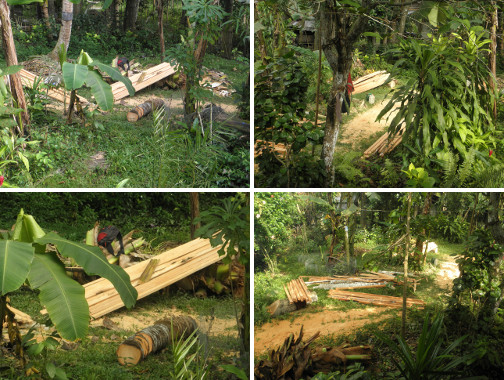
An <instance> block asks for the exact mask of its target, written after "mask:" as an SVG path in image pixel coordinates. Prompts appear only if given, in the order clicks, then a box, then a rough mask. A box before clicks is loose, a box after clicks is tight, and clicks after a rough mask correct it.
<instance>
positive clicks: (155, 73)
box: [111, 62, 176, 102]
mask: <svg viewBox="0 0 504 380" xmlns="http://www.w3.org/2000/svg"><path fill="white" fill-rule="evenodd" d="M175 71H176V70H175V67H173V66H172V65H170V64H169V63H167V62H163V63H161V64H159V65H157V66H154V67H151V68H149V69H147V70H145V71H143V72H141V73H138V74H134V75H132V76H131V77H130V78H129V79H130V80H131V83H132V85H133V87H134V88H135V91H140V90H142V89H144V88H145V87H148V86H150V85H151V84H154V83H156V82H157V81H159V80H161V79H163V78H166V77H168V76H170V75H172V74H174V73H175ZM111 87H112V94H113V95H114V102H116V101H118V100H120V99H122V98H125V97H127V96H128V95H129V93H128V89H127V88H126V86H125V85H124V84H123V83H122V82H116V83H113V84H112V86H111Z"/></svg>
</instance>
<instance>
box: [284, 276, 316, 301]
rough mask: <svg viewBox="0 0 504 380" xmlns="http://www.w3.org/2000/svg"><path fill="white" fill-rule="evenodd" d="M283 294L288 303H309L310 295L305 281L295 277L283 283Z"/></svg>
mask: <svg viewBox="0 0 504 380" xmlns="http://www.w3.org/2000/svg"><path fill="white" fill-rule="evenodd" d="M284 290H285V294H286V295H287V299H288V300H289V302H290V303H294V304H298V303H299V304H303V305H306V304H309V303H311V296H310V292H309V291H308V288H307V287H306V284H305V282H304V281H303V280H302V279H300V278H297V279H295V280H292V281H291V282H289V283H288V284H287V286H286V285H284Z"/></svg>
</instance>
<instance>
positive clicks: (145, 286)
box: [84, 239, 220, 318]
mask: <svg viewBox="0 0 504 380" xmlns="http://www.w3.org/2000/svg"><path fill="white" fill-rule="evenodd" d="M219 249H220V246H218V247H215V248H213V247H212V246H211V245H210V241H209V240H206V239H196V240H192V241H190V242H188V243H186V244H183V245H181V246H179V247H176V248H174V249H171V250H169V251H167V252H164V253H162V254H160V255H157V256H154V257H153V258H152V259H157V260H159V263H158V265H157V267H156V268H155V270H154V273H153V275H152V277H151V279H150V280H149V281H147V282H145V283H140V276H141V274H142V273H143V271H144V269H145V267H146V266H147V265H148V264H149V262H150V261H151V260H145V261H142V262H140V263H138V264H135V265H133V266H131V267H129V268H126V269H125V271H126V273H128V275H129V276H130V280H131V284H132V285H133V286H134V287H135V288H136V290H137V292H138V299H141V298H144V297H146V296H148V295H149V294H152V293H154V292H156V291H158V290H160V289H163V288H165V287H166V286H168V285H170V284H173V283H175V282H177V281H179V280H181V279H182V278H185V277H187V276H189V275H191V274H193V273H194V272H196V271H198V270H200V269H203V268H206V267H207V266H209V265H211V264H214V263H216V262H217V261H219V260H220V257H219V255H218V253H217V251H218V250H219ZM84 289H85V295H86V299H87V301H88V304H89V311H90V314H91V317H92V318H98V317H100V316H102V315H105V314H107V313H110V312H111V311H114V310H117V309H119V308H121V307H123V306H124V303H123V302H122V300H121V298H120V296H119V294H118V293H117V291H116V290H115V288H114V287H113V285H112V283H110V281H109V280H107V279H105V278H100V279H98V280H95V281H92V282H90V283H88V284H85V285H84Z"/></svg>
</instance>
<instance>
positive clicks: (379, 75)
mask: <svg viewBox="0 0 504 380" xmlns="http://www.w3.org/2000/svg"><path fill="white" fill-rule="evenodd" d="M389 77H390V74H389V73H387V72H386V71H376V72H374V73H371V74H368V75H366V76H363V77H360V78H357V79H356V80H355V81H354V82H353V85H354V91H353V92H352V94H353V95H356V94H360V93H363V92H366V91H369V90H372V89H373V88H376V87H380V86H381V85H383V84H384V83H385V82H386V81H387V79H388V78H389Z"/></svg>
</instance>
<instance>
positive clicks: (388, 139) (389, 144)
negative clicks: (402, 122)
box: [363, 126, 405, 158]
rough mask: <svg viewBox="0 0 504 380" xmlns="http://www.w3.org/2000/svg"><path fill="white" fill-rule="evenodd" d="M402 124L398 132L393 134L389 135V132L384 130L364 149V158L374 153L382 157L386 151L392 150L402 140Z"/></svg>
mask: <svg viewBox="0 0 504 380" xmlns="http://www.w3.org/2000/svg"><path fill="white" fill-rule="evenodd" d="M404 128H405V127H404V126H403V127H401V130H400V131H399V133H397V134H395V135H392V136H391V135H390V133H389V132H385V134H383V136H381V137H380V138H379V139H378V140H376V141H375V142H374V143H373V145H371V146H370V147H369V148H367V149H366V151H365V152H364V155H363V156H364V158H369V157H371V156H372V155H374V154H377V155H378V156H380V157H382V156H384V155H385V154H387V153H390V152H392V151H393V150H394V149H395V148H396V147H397V146H398V145H399V144H400V143H401V141H402V138H403V136H402V135H403V133H404Z"/></svg>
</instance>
